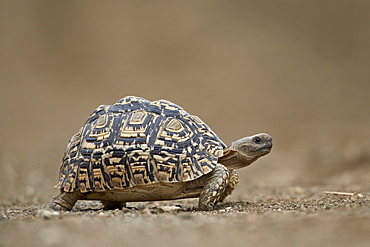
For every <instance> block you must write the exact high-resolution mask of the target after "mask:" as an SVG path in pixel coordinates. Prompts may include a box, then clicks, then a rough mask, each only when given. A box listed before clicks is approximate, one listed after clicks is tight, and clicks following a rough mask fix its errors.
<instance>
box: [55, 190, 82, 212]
mask: <svg viewBox="0 0 370 247" xmlns="http://www.w3.org/2000/svg"><path fill="white" fill-rule="evenodd" d="M80 199H83V195H82V193H81V192H80V191H74V192H61V193H60V194H59V195H56V196H54V197H53V198H52V199H51V201H50V204H49V206H50V208H51V209H53V210H55V211H70V210H71V209H72V208H73V206H74V205H75V204H76V202H77V201H78V200H80Z"/></svg>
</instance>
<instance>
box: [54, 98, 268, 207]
mask: <svg viewBox="0 0 370 247" xmlns="http://www.w3.org/2000/svg"><path fill="white" fill-rule="evenodd" d="M271 148H272V138H271V137H270V136H269V135H267V134H263V133H262V134H257V135H253V136H250V137H244V138H242V139H240V140H237V141H235V142H233V143H232V144H231V145H230V146H228V147H226V146H225V144H224V143H223V142H222V141H221V140H220V139H219V138H218V137H217V135H216V134H215V133H214V132H213V131H212V130H211V129H210V128H209V127H208V126H207V125H206V124H205V123H204V122H203V121H202V120H201V119H200V118H199V117H197V116H193V115H190V114H189V113H187V112H186V111H185V110H183V109H182V108H181V107H179V106H177V105H175V104H174V103H172V102H170V101H167V100H157V101H152V102H150V101H148V100H145V99H143V98H139V97H134V96H127V97H124V98H122V99H121V100H119V101H118V102H117V103H115V104H114V105H101V106H99V107H98V108H97V109H96V110H95V111H94V112H93V113H92V114H91V115H90V117H89V118H88V119H87V121H86V123H85V125H84V126H83V127H82V128H81V129H80V131H79V132H78V133H77V134H75V135H74V136H73V137H72V139H71V140H70V142H69V144H68V146H67V149H66V151H65V154H64V158H63V160H62V165H61V168H60V171H59V183H58V184H57V185H56V186H55V188H56V189H59V190H60V194H59V195H57V196H54V197H53V198H52V200H51V202H50V207H51V209H54V210H58V211H65V210H71V209H72V208H73V206H74V204H75V203H76V202H77V200H100V201H101V202H102V203H103V206H104V208H105V209H114V208H122V207H124V206H125V205H126V202H139V201H156V200H171V199H180V198H194V197H199V209H200V210H213V209H214V206H215V205H216V204H217V203H218V202H222V201H223V200H224V199H225V197H226V196H228V195H230V194H231V192H232V191H233V190H234V189H235V188H236V185H237V183H238V182H239V176H238V173H237V171H235V170H234V169H237V168H241V167H245V166H248V165H250V164H251V163H252V162H254V161H255V160H257V159H258V158H259V157H261V156H263V155H266V154H268V153H269V152H270V150H271Z"/></svg>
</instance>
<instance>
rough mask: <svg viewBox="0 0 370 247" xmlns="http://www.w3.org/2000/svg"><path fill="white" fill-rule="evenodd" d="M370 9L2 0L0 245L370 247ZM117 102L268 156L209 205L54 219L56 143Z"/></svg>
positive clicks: (148, 206)
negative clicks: (158, 108)
mask: <svg viewBox="0 0 370 247" xmlns="http://www.w3.org/2000/svg"><path fill="white" fill-rule="evenodd" d="M369 16H370V3H369V2H368V1H335V3H333V1H327V0H320V1H319V0H310V1H308V0H307V1H295V0H292V1H274V0H261V1H166V2H165V1H152V2H150V1H110V0H107V1H104V3H102V2H98V1H82V0H81V1H45V0H34V1H1V0H0V36H1V39H0V54H1V55H0V126H1V128H0V136H1V142H0V247H5V246H81V247H83V246H278V247H280V246H281V247H288V246H360V247H362V246H364V247H365V246H366V247H367V246H370V223H369V222H370V206H369V200H370V142H369V140H370V131H369V126H370V108H369V106H370V93H369V92H370V83H369V81H370V70H369V64H370V53H369V51H370V33H369V25H370V19H369ZM127 95H136V96H141V97H144V98H147V99H149V100H155V99H161V98H164V99H168V100H171V101H173V102H175V103H177V104H179V105H180V106H182V107H184V109H186V110H187V111H188V112H189V113H191V114H194V115H197V116H199V117H201V118H202V120H204V121H205V122H206V123H207V124H208V125H209V126H210V127H211V128H212V129H213V130H214V131H215V132H216V133H217V134H218V135H219V137H220V138H221V139H222V140H223V141H224V142H225V143H226V144H229V143H231V142H232V141H234V140H237V139H239V138H241V137H243V136H247V135H252V134H255V133H259V132H266V133H268V134H270V135H271V136H272V137H273V138H274V147H273V150H272V152H271V153H270V154H269V155H267V156H266V157H263V158H261V159H260V160H258V161H257V162H256V163H254V164H253V165H251V166H250V167H248V168H244V169H240V170H239V173H240V177H241V181H240V184H239V185H238V188H237V189H236V191H235V192H234V193H233V194H232V195H231V196H230V197H228V198H227V200H226V202H225V203H224V204H221V205H219V207H218V208H217V210H216V211H213V212H200V211H197V200H196V199H191V200H179V201H165V202H153V203H131V204H129V207H130V208H128V209H124V210H121V211H102V210H101V205H100V204H99V203H97V202H83V201H82V202H79V203H78V204H77V206H76V208H75V209H74V211H72V212H70V213H61V214H55V213H52V212H51V211H49V210H48V208H47V204H48V202H49V200H50V199H51V197H52V196H53V195H55V194H56V193H57V191H56V190H54V189H53V186H54V185H55V184H56V182H57V180H58V178H57V173H58V169H59V165H60V161H61V158H62V156H63V152H64V149H65V147H66V144H67V141H68V139H69V138H70V137H71V136H72V135H73V134H74V133H76V132H77V131H78V129H79V128H80V127H81V126H82V125H83V123H84V121H85V120H86V119H87V117H88V115H89V114H90V113H91V112H92V111H93V110H94V109H95V108H96V107H97V106H99V105H100V104H113V103H114V102H116V101H117V100H118V99H120V98H122V97H124V96H127ZM324 191H339V192H358V193H360V194H362V195H364V197H359V196H345V195H326V194H324V193H323V192H324ZM176 205H179V206H176Z"/></svg>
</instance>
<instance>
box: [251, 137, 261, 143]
mask: <svg viewBox="0 0 370 247" xmlns="http://www.w3.org/2000/svg"><path fill="white" fill-rule="evenodd" d="M253 141H254V143H256V144H260V143H261V142H262V139H261V138H259V137H255V138H253Z"/></svg>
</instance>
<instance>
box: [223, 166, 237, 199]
mask: <svg viewBox="0 0 370 247" xmlns="http://www.w3.org/2000/svg"><path fill="white" fill-rule="evenodd" d="M229 172H230V176H229V183H228V184H227V186H226V189H225V191H224V192H223V193H221V195H220V201H219V202H223V201H224V200H225V198H226V197H227V196H228V195H231V193H232V192H233V191H234V190H235V189H236V186H237V185H238V183H239V173H238V172H237V171H236V170H229Z"/></svg>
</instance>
